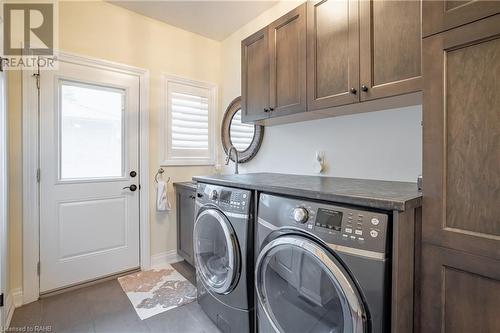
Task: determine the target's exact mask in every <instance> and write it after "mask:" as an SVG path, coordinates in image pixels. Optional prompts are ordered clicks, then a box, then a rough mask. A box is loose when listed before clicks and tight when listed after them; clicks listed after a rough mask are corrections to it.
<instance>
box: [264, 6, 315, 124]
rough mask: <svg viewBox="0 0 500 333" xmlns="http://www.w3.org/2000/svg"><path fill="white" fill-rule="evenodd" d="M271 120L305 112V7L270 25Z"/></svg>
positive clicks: (298, 8)
mask: <svg viewBox="0 0 500 333" xmlns="http://www.w3.org/2000/svg"><path fill="white" fill-rule="evenodd" d="M269 54H270V70H271V75H270V81H271V82H270V85H271V89H270V101H271V103H270V106H271V109H272V112H271V117H275V116H276V117H277V116H284V115H289V114H293V113H298V112H305V111H306V104H307V103H306V4H303V5H300V6H299V7H297V8H295V9H294V10H292V11H291V12H289V13H287V14H286V15H284V16H282V17H280V18H279V19H278V20H276V21H274V22H273V23H271V24H270V25H269Z"/></svg>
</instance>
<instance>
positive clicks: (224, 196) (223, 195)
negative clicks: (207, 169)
mask: <svg viewBox="0 0 500 333" xmlns="http://www.w3.org/2000/svg"><path fill="white" fill-rule="evenodd" d="M220 201H223V202H226V203H229V202H230V201H231V191H224V190H222V191H221V192H220Z"/></svg>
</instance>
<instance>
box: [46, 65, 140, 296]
mask: <svg viewBox="0 0 500 333" xmlns="http://www.w3.org/2000/svg"><path fill="white" fill-rule="evenodd" d="M40 79H41V80H40V81H41V82H40V264H41V268H40V292H41V293H45V292H49V291H53V290H56V289H60V288H63V287H68V286H71V285H75V284H78V283H82V282H85V281H90V280H93V279H97V278H100V277H104V276H106V275H111V274H115V273H119V272H122V271H126V270H129V269H134V268H138V267H139V266H140V263H139V192H140V191H139V183H138V179H139V177H138V174H139V170H138V166H139V161H138V156H139V130H138V129H139V78H138V77H137V76H133V75H130V74H126V73H122V72H118V71H116V70H112V69H106V68H102V67H91V66H86V65H81V64H75V63H70V62H64V61H60V63H59V70H57V71H42V72H41V75H40ZM134 172H135V174H136V175H135V176H133V173H134ZM134 186H135V187H136V189H135V190H134ZM127 187H128V188H127Z"/></svg>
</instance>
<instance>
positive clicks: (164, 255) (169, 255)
mask: <svg viewBox="0 0 500 333" xmlns="http://www.w3.org/2000/svg"><path fill="white" fill-rule="evenodd" d="M181 260H182V257H181V256H180V255H178V254H177V250H170V251H165V252H161V253H157V254H154V255H152V256H151V268H158V267H161V266H165V265H167V264H172V263H174V262H178V261H181Z"/></svg>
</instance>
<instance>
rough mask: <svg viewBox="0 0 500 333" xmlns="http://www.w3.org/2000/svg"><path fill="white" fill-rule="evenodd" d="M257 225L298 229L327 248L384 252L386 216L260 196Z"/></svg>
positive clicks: (309, 202) (340, 207)
mask: <svg viewBox="0 0 500 333" xmlns="http://www.w3.org/2000/svg"><path fill="white" fill-rule="evenodd" d="M258 222H259V223H260V224H264V225H267V226H269V227H270V228H273V227H274V228H281V227H294V228H300V229H303V230H304V231H307V232H309V233H312V234H314V235H315V236H317V237H319V238H320V239H321V240H323V241H324V242H326V243H328V244H330V245H337V246H343V247H348V248H355V249H359V250H366V251H373V252H378V253H386V252H387V251H388V244H387V240H388V239H389V238H388V231H389V227H388V222H389V214H384V213H380V212H374V211H370V210H365V209H358V208H355V207H351V206H343V205H336V204H325V203H318V202H312V201H305V200H298V199H291V198H285V197H280V196H274V195H270V194H261V195H260V200H259V215H258Z"/></svg>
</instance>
